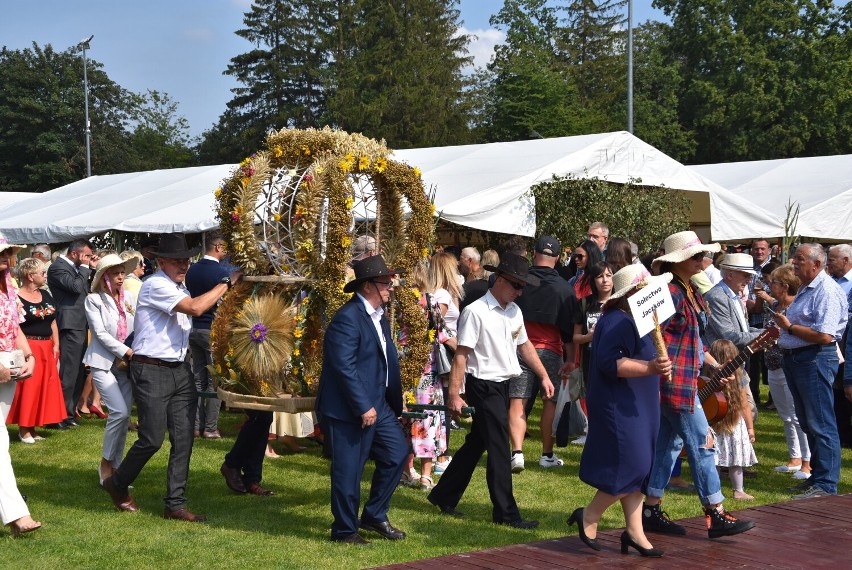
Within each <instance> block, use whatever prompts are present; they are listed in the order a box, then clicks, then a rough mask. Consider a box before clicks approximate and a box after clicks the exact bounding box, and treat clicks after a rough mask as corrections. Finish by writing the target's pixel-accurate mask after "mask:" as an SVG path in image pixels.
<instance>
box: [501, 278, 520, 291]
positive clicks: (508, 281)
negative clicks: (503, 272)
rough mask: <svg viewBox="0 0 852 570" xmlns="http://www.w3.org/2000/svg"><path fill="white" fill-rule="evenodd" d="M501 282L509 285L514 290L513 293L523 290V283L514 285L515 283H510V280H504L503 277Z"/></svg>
mask: <svg viewBox="0 0 852 570" xmlns="http://www.w3.org/2000/svg"><path fill="white" fill-rule="evenodd" d="M503 280H504V281H506V283H508V284H509V285H511V286H512V289H514V290H515V291H520V290H522V289H523V288H524V283H516V282H515V281H512V280H511V279H506V278H505V277H504V278H503Z"/></svg>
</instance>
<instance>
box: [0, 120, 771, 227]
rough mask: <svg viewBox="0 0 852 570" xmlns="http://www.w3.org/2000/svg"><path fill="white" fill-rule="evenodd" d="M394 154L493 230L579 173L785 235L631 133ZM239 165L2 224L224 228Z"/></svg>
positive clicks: (449, 202) (521, 218)
mask: <svg viewBox="0 0 852 570" xmlns="http://www.w3.org/2000/svg"><path fill="white" fill-rule="evenodd" d="M394 158H395V159H397V160H401V161H404V162H406V163H408V164H410V165H412V166H418V167H420V169H421V170H422V172H423V179H424V182H425V184H426V186H427V188H433V187H434V189H435V202H436V206H437V209H438V211H439V212H441V215H442V216H443V217H444V218H446V219H448V220H450V221H452V222H455V223H458V224H460V225H463V226H467V227H472V228H477V229H482V230H487V231H498V232H503V233H517V234H520V235H527V236H531V235H533V234H534V233H535V209H534V204H533V202H532V200H531V199H530V198H529V197H528V196H527V192H528V190H529V189H530V188H531V187H532V186H533V185H535V184H537V183H539V182H543V181H546V180H549V179H550V178H551V177H552V176H553V175H558V176H567V175H573V176H576V177H584V176H587V177H599V178H605V179H607V180H610V181H612V182H618V183H623V182H626V181H628V180H630V179H631V178H632V179H637V180H641V184H643V185H653V186H667V187H669V188H675V189H679V190H686V191H690V196H691V198H692V200H693V210H694V212H693V219H692V222H693V223H694V224H697V225H699V226H701V225H704V226H707V227H710V233H711V234H712V238H713V239H714V240H730V239H739V238H741V237H747V236H742V235H739V234H738V232H741V231H742V228H752V229H753V230H754V231H756V232H758V233H760V234H762V235H766V236H770V235H780V234H777V231H778V228H779V227H781V224H780V221H779V218H778V217H777V216H775V215H773V214H770V213H769V212H765V211H763V210H761V209H760V208H754V207H751V206H749V207H744V206H743V204H744V202H743V201H742V200H741V199H739V198H737V197H736V196H734V195H733V194H731V193H730V192H728V191H726V190H725V189H724V188H722V187H721V186H719V185H717V184H715V183H713V182H711V181H710V180H708V179H706V178H704V177H702V176H701V175H700V174H697V173H696V172H695V171H693V170H690V169H689V168H687V167H685V166H683V165H682V164H680V163H679V162H677V161H675V160H674V159H672V158H670V157H668V156H666V155H665V154H663V153H662V152H660V151H658V150H656V149H655V148H653V147H652V146H650V145H648V144H646V143H644V142H643V141H641V140H639V139H638V138H636V137H634V136H633V135H630V134H629V133H626V132H614V133H604V134H595V135H583V136H575V137H562V138H553V139H537V140H531V141H518V142H507V143H491V144H480V145H467V146H453V147H435V148H421V149H411V150H402V151H396V152H395V153H394ZM234 168H235V165H219V166H206V167H194V168H178V169H171V170H154V171H149V172H134V173H128V174H114V175H107V176H92V177H90V178H86V179H83V180H80V181H77V182H74V183H72V184H68V185H66V186H62V187H61V188H57V189H55V190H52V191H50V192H45V193H43V194H37V195H34V196H33V197H32V198H30V199H29V200H27V201H26V203H25V204H23V203H20V204H12V205H11V206H8V207H6V208H3V209H2V210H0V230H2V231H3V232H4V234H5V235H6V237H7V238H8V239H9V240H11V241H15V242H20V243H36V242H42V241H43V242H49V243H50V242H62V241H70V240H71V239H73V238H76V237H82V236H88V235H93V234H97V233H102V232H105V231H107V230H120V231H127V232H149V233H162V232H176V231H182V232H188V233H191V232H200V231H204V230H207V229H210V228H214V227H216V225H217V223H216V219H215V217H214V211H213V201H214V200H213V191H214V190H215V189H216V187H217V186H218V185H219V183H220V182H221V181H222V180H223V179H225V178H227V177H228V175H229V174H230V172H231V171H232V170H233V169H234ZM746 204H747V203H746ZM566 215H570V210H569V209H566ZM749 235H753V234H751V233H750V234H749Z"/></svg>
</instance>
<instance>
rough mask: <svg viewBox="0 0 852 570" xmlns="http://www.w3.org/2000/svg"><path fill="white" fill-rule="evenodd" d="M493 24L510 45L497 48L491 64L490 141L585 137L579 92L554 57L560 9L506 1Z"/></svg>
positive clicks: (529, 0)
mask: <svg viewBox="0 0 852 570" xmlns="http://www.w3.org/2000/svg"><path fill="white" fill-rule="evenodd" d="M490 23H491V25H492V26H497V27H499V28H501V29H503V30H504V31H505V32H506V41H505V42H504V43H503V44H501V45H498V46H497V47H496V49H495V53H494V59H493V60H492V62H491V63H490V64H488V71H489V72H490V74H491V81H490V90H489V97H488V106H487V111H486V115H487V119H486V121H485V123H486V125H487V126H486V132H487V138H488V140H489V141H508V140H518V139H529V138H533V137H554V136H565V135H570V134H578V133H580V132H583V131H584V130H585V124H584V123H585V120H584V114H583V113H582V112H581V109H580V108H579V106H578V104H577V100H576V99H577V94H576V89H575V88H574V86H573V84H572V83H571V81H570V78H569V77H568V76H567V75H566V74H564V73H562V72H561V70H560V66H559V64H558V58H557V54H556V53H555V51H554V43H555V37H554V34H555V33H556V25H557V17H556V12H555V9H554V8H553V7H551V6H549V5H548V4H547V2H546V0H506V1H505V2H504V4H503V8H502V9H501V10H500V11H499V12H498V13H497V14H495V15H494V16H492V17H491V20H490Z"/></svg>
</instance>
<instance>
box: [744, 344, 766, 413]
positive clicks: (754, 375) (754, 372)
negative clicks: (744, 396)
mask: <svg viewBox="0 0 852 570" xmlns="http://www.w3.org/2000/svg"><path fill="white" fill-rule="evenodd" d="M761 375H762V376H763V383H764V384H766V383H767V382H769V372H768V371H767V369H766V360H764V358H763V351H762V350H760V351H758V352H755V353H754V354H753V355H751V357H750V358H749V361H748V377H749V389H751V395H752V396H753V397H754V404H755V405H758V404H760V378H761Z"/></svg>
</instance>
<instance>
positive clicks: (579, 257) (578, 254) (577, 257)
mask: <svg viewBox="0 0 852 570" xmlns="http://www.w3.org/2000/svg"><path fill="white" fill-rule="evenodd" d="M574 259H586V256H585V255H584V254H582V253H575V254H574Z"/></svg>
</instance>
